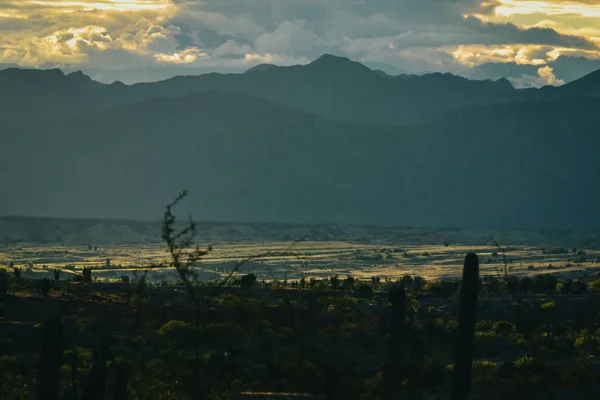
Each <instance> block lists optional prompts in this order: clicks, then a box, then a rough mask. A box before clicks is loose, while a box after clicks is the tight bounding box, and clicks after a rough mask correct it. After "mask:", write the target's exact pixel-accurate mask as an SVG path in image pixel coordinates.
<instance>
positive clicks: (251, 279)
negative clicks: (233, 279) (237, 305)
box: [240, 273, 256, 289]
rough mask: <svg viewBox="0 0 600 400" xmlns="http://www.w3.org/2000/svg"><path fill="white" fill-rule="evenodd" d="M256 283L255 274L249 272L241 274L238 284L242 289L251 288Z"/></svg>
mask: <svg viewBox="0 0 600 400" xmlns="http://www.w3.org/2000/svg"><path fill="white" fill-rule="evenodd" d="M255 283H256V275H254V274H252V273H250V274H247V275H242V278H241V279H240V286H241V287H242V288H244V289H248V288H251V287H252V286H254V284H255Z"/></svg>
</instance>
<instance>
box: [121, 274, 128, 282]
mask: <svg viewBox="0 0 600 400" xmlns="http://www.w3.org/2000/svg"><path fill="white" fill-rule="evenodd" d="M121 282H123V283H129V276H128V275H121Z"/></svg>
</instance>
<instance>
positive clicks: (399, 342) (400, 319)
mask: <svg viewBox="0 0 600 400" xmlns="http://www.w3.org/2000/svg"><path fill="white" fill-rule="evenodd" d="M389 300H390V303H392V312H391V318H390V337H389V342H388V343H389V344H388V354H387V360H386V361H385V365H384V370H383V379H382V390H383V396H384V397H385V398H386V399H393V398H395V397H397V396H398V395H399V394H400V393H399V389H400V386H399V385H398V384H399V383H400V382H402V381H403V380H404V379H405V378H406V371H405V365H406V361H407V356H408V354H407V351H406V349H407V348H408V346H407V344H408V343H409V342H410V338H409V336H410V335H409V333H410V332H409V325H408V323H407V319H406V291H405V290H404V287H402V286H401V285H394V286H393V287H392V288H391V289H390V292H389Z"/></svg>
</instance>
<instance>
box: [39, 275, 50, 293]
mask: <svg viewBox="0 0 600 400" xmlns="http://www.w3.org/2000/svg"><path fill="white" fill-rule="evenodd" d="M40 289H41V291H42V294H43V295H44V296H47V295H48V292H49V291H50V279H48V278H42V279H40Z"/></svg>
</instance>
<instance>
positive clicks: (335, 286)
mask: <svg viewBox="0 0 600 400" xmlns="http://www.w3.org/2000/svg"><path fill="white" fill-rule="evenodd" d="M329 283H330V284H331V288H332V289H333V290H337V289H338V287H340V278H339V277H338V276H337V275H334V276H332V277H331V278H329Z"/></svg>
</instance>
